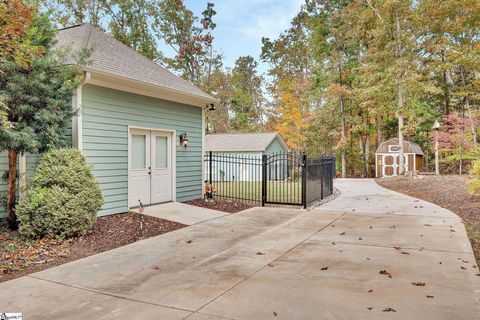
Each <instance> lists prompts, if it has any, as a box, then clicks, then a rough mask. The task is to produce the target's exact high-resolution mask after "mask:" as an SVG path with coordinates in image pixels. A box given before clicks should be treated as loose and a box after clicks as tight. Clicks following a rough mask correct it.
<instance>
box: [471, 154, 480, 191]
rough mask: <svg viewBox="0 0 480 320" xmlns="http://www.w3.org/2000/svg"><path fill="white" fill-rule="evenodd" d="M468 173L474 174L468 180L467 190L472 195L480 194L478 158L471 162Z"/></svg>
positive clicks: (479, 163)
mask: <svg viewBox="0 0 480 320" xmlns="http://www.w3.org/2000/svg"><path fill="white" fill-rule="evenodd" d="M470 174H471V175H473V176H474V178H473V179H470V180H469V181H468V191H470V193H471V194H474V195H480V159H479V160H476V161H475V162H474V163H473V167H472V169H471V170H470Z"/></svg>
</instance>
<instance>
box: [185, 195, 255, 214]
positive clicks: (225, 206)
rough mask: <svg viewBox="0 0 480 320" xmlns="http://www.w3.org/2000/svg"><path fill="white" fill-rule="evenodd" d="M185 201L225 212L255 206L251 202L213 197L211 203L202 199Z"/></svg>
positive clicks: (233, 211) (234, 211)
mask: <svg viewBox="0 0 480 320" xmlns="http://www.w3.org/2000/svg"><path fill="white" fill-rule="evenodd" d="M185 203H186V204H189V205H192V206H196V207H202V208H207V209H212V210H218V211H223V212H227V213H237V212H240V211H243V210H246V209H250V208H253V207H255V205H253V204H248V203H244V202H238V201H233V200H227V199H218V198H216V199H214V201H213V203H208V202H205V201H204V200H203V199H195V200H190V201H187V202H185Z"/></svg>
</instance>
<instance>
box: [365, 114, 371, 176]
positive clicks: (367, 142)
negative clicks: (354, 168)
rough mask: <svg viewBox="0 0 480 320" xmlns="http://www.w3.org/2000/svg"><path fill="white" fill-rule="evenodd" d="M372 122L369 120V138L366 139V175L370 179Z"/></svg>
mask: <svg viewBox="0 0 480 320" xmlns="http://www.w3.org/2000/svg"><path fill="white" fill-rule="evenodd" d="M369 169H370V120H367V136H366V137H365V175H366V177H367V178H369V177H370V170H369Z"/></svg>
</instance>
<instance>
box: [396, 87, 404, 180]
mask: <svg viewBox="0 0 480 320" xmlns="http://www.w3.org/2000/svg"><path fill="white" fill-rule="evenodd" d="M402 110H403V88H402V86H401V85H399V86H398V147H399V150H398V156H399V159H398V161H399V164H398V165H399V168H398V173H399V175H403V174H404V173H405V150H404V149H403V141H404V140H403V111H402Z"/></svg>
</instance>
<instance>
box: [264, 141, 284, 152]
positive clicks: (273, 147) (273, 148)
mask: <svg viewBox="0 0 480 320" xmlns="http://www.w3.org/2000/svg"><path fill="white" fill-rule="evenodd" d="M287 151H288V150H287V149H285V148H284V147H283V145H282V144H281V143H280V141H279V138H278V137H276V138H275V140H273V141H272V143H270V145H269V146H268V147H267V149H266V150H265V154H272V153H279V152H287Z"/></svg>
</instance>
